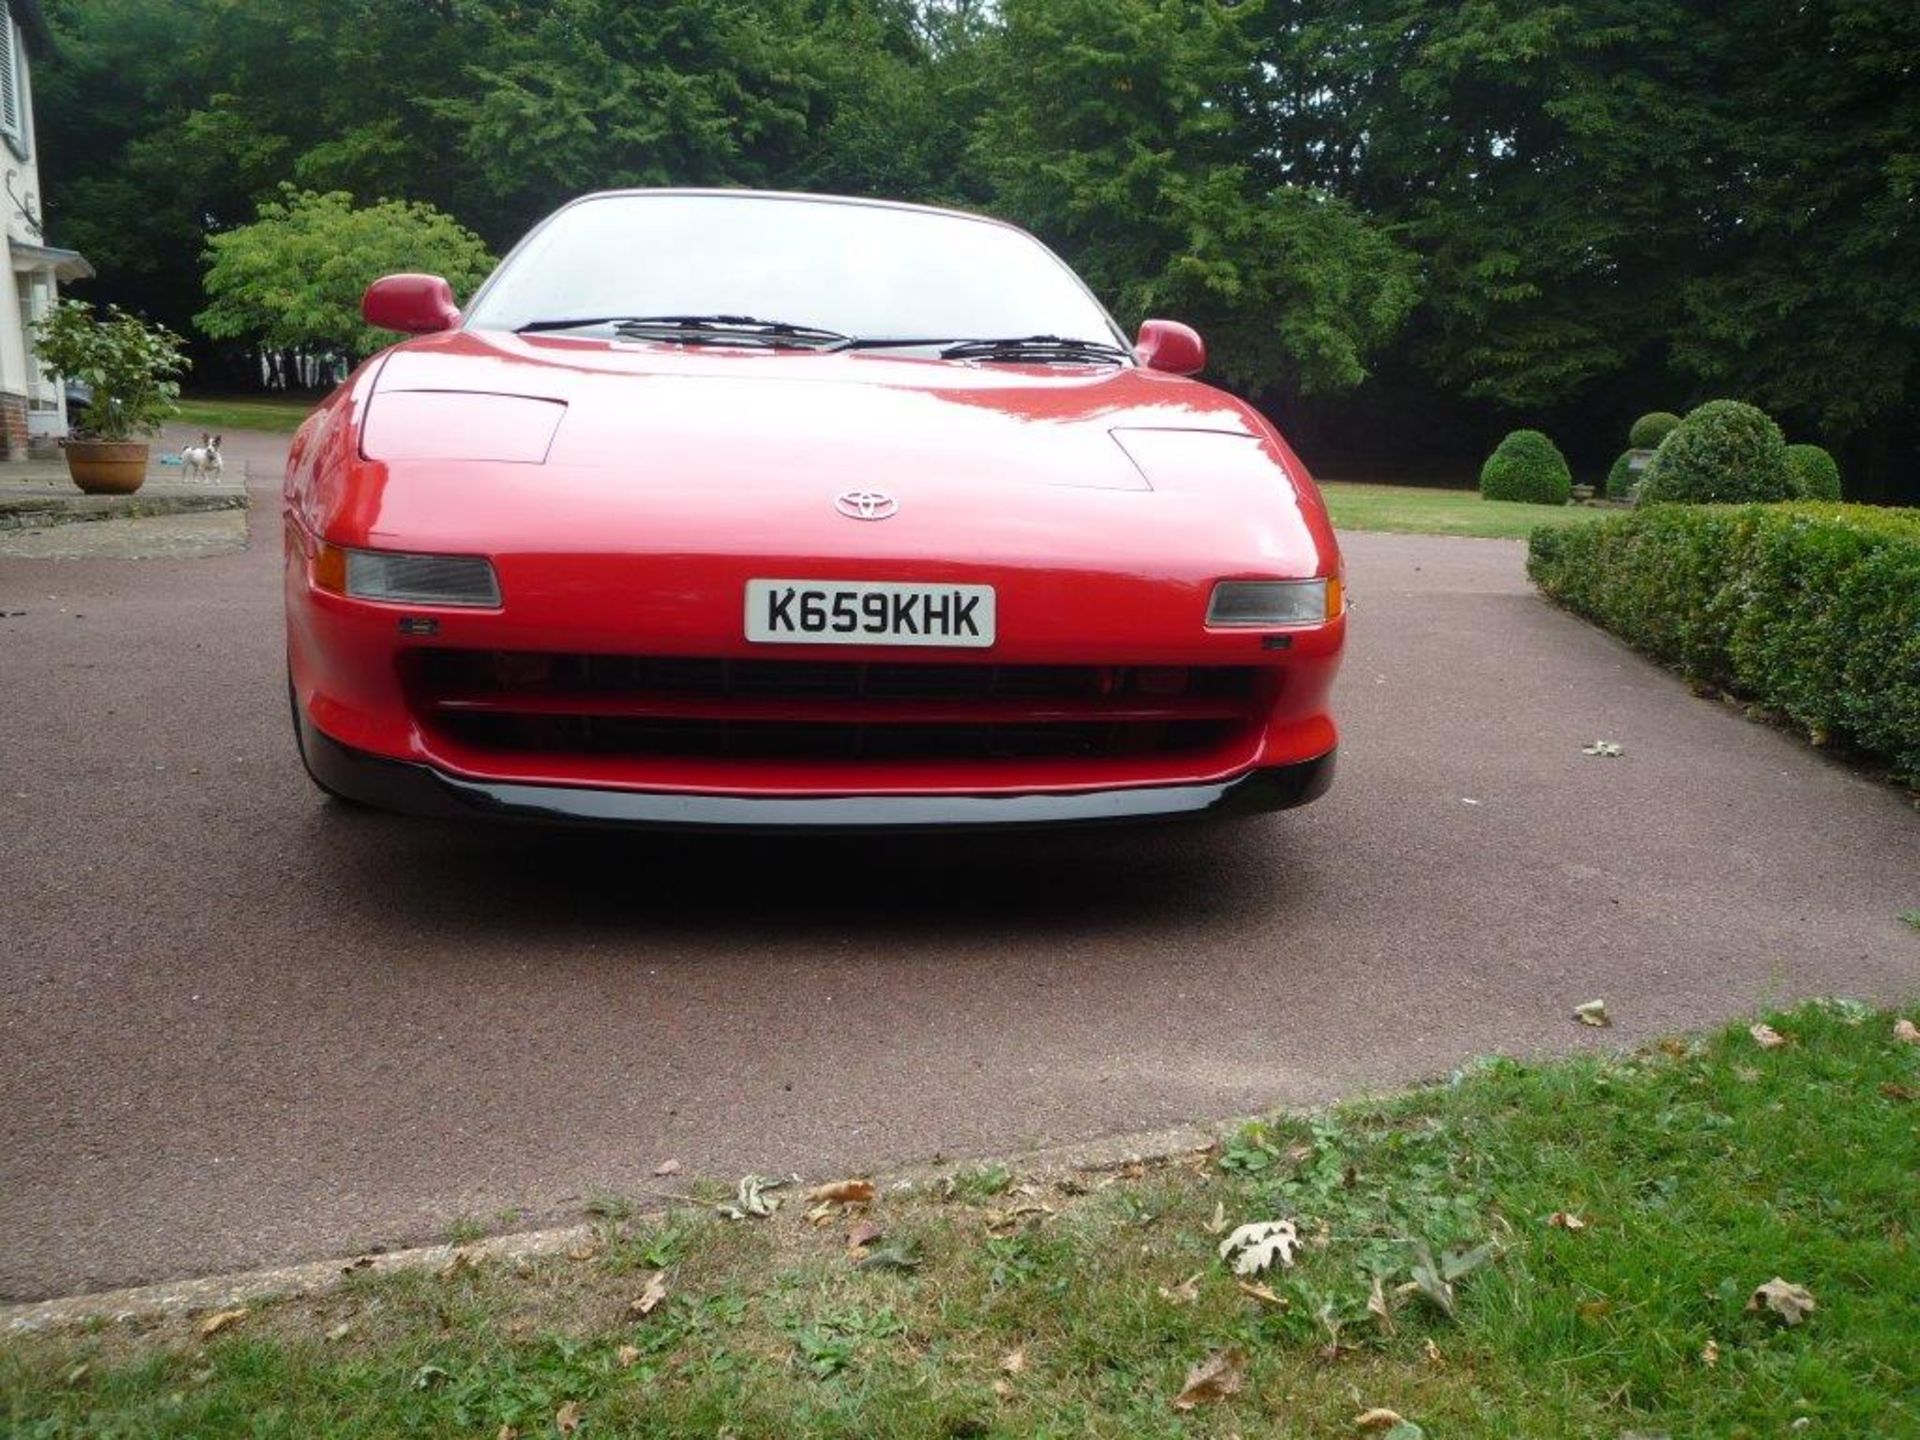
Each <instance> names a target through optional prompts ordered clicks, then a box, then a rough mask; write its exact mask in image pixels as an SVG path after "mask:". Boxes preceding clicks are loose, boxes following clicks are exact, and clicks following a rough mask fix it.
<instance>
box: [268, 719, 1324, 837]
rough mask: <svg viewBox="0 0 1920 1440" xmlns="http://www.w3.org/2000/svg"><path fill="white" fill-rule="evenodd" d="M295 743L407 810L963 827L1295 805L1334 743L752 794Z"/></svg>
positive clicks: (757, 826) (313, 735) (655, 824)
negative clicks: (1298, 757) (1196, 777)
mask: <svg viewBox="0 0 1920 1440" xmlns="http://www.w3.org/2000/svg"><path fill="white" fill-rule="evenodd" d="M297 724H298V728H299V740H300V754H301V758H302V759H303V760H304V761H305V762H306V765H307V770H308V772H309V773H310V774H312V776H313V778H314V779H315V780H316V781H318V782H319V784H320V785H321V787H322V788H323V789H326V790H328V791H331V792H332V793H333V794H335V795H339V796H341V797H342V798H344V799H348V800H357V801H360V802H362V803H364V804H367V805H373V806H377V807H378V808H380V809H383V810H397V811H400V812H401V813H403V814H409V815H427V816H442V817H446V818H450V819H457V818H489V819H500V820H524V821H536V822H545V823H549V824H560V825H599V826H620V827H639V828H649V829H679V830H749V831H750V830H769V831H793V830H804V831H809V832H815V833H822V832H830V831H871V830H954V829H960V830H966V829H977V828H991V827H1009V828H1020V827H1034V828H1038V827H1047V826H1071V825H1121V824H1139V823H1148V822H1153V821H1161V820H1181V819H1196V818H1201V817H1206V816H1229V815H1248V814H1257V813H1260V812H1262V811H1268V810H1285V809H1288V808H1290V807H1292V806H1295V805H1304V804H1306V803H1307V802H1308V801H1309V800H1312V799H1315V798H1317V797H1318V796H1320V795H1323V794H1325V793H1326V791H1327V787H1328V786H1329V785H1331V784H1332V783H1333V768H1334V754H1335V752H1334V751H1331V750H1330V751H1328V752H1327V753H1326V754H1325V755H1322V756H1320V757H1318V758H1317V759H1313V760H1307V761H1303V762H1301V763H1300V764H1297V765H1280V766H1273V767H1266V768H1262V769H1258V770H1249V771H1247V772H1245V773H1244V774H1241V775H1237V776H1235V777H1233V778H1232V779H1230V780H1221V781H1213V782H1208V783H1206V784H1200V785H1143V786H1136V787H1133V788H1129V789H1120V790H1089V791H1077V792H1057V793H1056V792H1047V793H1037V794H1024V795H832V796H795V797H792V798H780V797H775V798H761V797H746V796H736V795H687V794H674V793H668V792H664V791H647V790H610V789H603V788H599V787H588V786H565V785H522V784H515V783H510V782H501V781H490V780H489V781H483V780H466V779H462V778H460V777H458V776H454V775H448V774H445V773H444V772H442V771H439V770H436V769H434V768H433V767H432V766H429V765H418V764H412V763H409V762H406V761H399V760H386V759H382V758H381V757H379V756H375V755H368V754H365V753H364V752H362V751H358V750H353V749H350V748H348V747H347V746H345V745H342V744H340V743H339V742H338V741H336V740H332V739H330V738H328V737H327V736H326V735H324V734H322V733H321V732H320V731H319V730H317V729H315V728H314V726H313V724H312V723H311V722H310V721H308V720H307V718H306V717H305V716H304V715H301V716H299V717H298V719H297Z"/></svg>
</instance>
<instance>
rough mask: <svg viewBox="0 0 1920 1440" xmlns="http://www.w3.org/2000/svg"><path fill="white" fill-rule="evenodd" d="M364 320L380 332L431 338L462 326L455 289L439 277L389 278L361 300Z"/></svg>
mask: <svg viewBox="0 0 1920 1440" xmlns="http://www.w3.org/2000/svg"><path fill="white" fill-rule="evenodd" d="M360 318H361V319H363V320H365V321H366V322H367V324H369V325H371V326H373V327H374V328H375V329H376V330H398V331H399V332H400V333H401V334H402V335H431V334H433V333H434V332H436V331H439V330H451V329H452V328H453V327H454V326H456V325H458V324H459V323H460V307H459V306H458V305H456V304H454V303H453V287H452V286H451V285H449V284H447V282H446V281H444V280H442V279H441V278H440V277H439V276H438V275H388V276H386V277H384V278H382V279H379V280H376V281H374V282H373V284H371V285H369V286H368V287H367V293H366V294H365V295H363V296H361V297H360Z"/></svg>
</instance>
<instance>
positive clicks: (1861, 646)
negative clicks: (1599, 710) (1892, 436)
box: [1528, 503, 1920, 777]
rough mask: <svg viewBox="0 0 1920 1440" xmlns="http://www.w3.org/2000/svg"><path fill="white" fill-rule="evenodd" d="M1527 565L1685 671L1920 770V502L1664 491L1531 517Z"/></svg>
mask: <svg viewBox="0 0 1920 1440" xmlns="http://www.w3.org/2000/svg"><path fill="white" fill-rule="evenodd" d="M1528 573H1529V574H1531V575H1532V576H1533V579H1534V581H1535V582H1536V583H1537V584H1538V585H1539V586H1540V588H1541V589H1542V590H1543V591H1544V592H1545V593H1546V594H1548V595H1549V596H1551V597H1553V598H1554V599H1555V600H1558V601H1559V602H1560V603H1561V604H1563V605H1565V606H1567V607H1568V608H1569V609H1571V610H1574V611H1576V612H1578V613H1579V614H1582V615H1585V616H1586V617H1587V618H1588V619H1590V620H1593V621H1595V622H1597V623H1598V624H1600V625H1603V626H1605V627H1606V628H1607V629H1609V630H1612V631H1613V632H1614V633H1616V634H1618V635H1620V636H1621V637H1622V638H1623V639H1625V640H1627V641H1628V642H1630V643H1631V644H1633V645H1636V646H1638V647H1639V648H1641V649H1643V650H1645V651H1647V652H1648V653H1649V654H1651V655H1652V656H1654V657H1655V658H1656V659H1659V660H1663V661H1665V662H1666V663H1668V664H1670V665H1673V666H1675V667H1676V668H1677V669H1679V670H1680V671H1681V672H1682V673H1683V674H1686V675H1688V676H1690V677H1692V678H1694V679H1698V680H1702V681H1705V682H1707V683H1708V684H1711V685H1715V686H1718V687H1720V688H1722V689H1725V690H1728V691H1731V692H1733V693H1735V694H1739V695H1746V696H1750V697H1752V698H1753V699H1755V700H1757V701H1759V702H1760V703H1761V704H1762V705H1764V706H1767V707H1768V708H1770V709H1773V710H1777V711H1779V712H1781V713H1782V714H1784V715H1785V716H1786V717H1787V718H1789V719H1791V720H1792V721H1794V723H1796V724H1798V725H1799V726H1801V727H1802V728H1804V729H1805V730H1806V731H1807V732H1808V733H1809V734H1810V735H1812V736H1813V737H1814V738H1816V739H1818V740H1822V741H1825V740H1829V739H1831V740H1836V741H1840V742H1843V743H1846V744H1850V745H1853V746H1856V747H1857V748H1859V749H1861V750H1863V751H1866V752H1868V753H1871V754H1875V755H1879V756H1882V757H1884V758H1885V759H1886V760H1888V761H1889V762H1891V763H1892V764H1893V766H1894V767H1895V768H1896V769H1897V770H1899V771H1901V772H1902V773H1904V774H1906V775H1908V776H1913V777H1920V515H1915V514H1911V513H1906V512H1898V511H1887V510H1880V509H1876V508H1874V507H1871V506H1861V505H1820V504H1808V503H1798V504H1791V505H1750V506H1743V507H1738V508H1730V507H1718V506H1716V507H1712V508H1703V507H1699V506H1665V505H1663V506H1658V507H1655V508H1653V509H1650V510H1636V511H1635V512H1633V513H1632V514H1631V515H1621V516H1614V517H1610V518H1609V519H1606V520H1604V521H1601V522H1599V523H1598V524H1594V525H1586V526H1580V527H1577V528H1567V529H1541V530H1537V531H1535V532H1534V535H1533V539H1532V542H1531V553H1530V558H1529V560H1528Z"/></svg>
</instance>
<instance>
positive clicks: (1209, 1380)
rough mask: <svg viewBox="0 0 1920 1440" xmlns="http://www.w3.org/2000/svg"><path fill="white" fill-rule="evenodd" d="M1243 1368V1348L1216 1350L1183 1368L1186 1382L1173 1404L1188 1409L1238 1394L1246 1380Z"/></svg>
mask: <svg viewBox="0 0 1920 1440" xmlns="http://www.w3.org/2000/svg"><path fill="white" fill-rule="evenodd" d="M1246 1369H1247V1356H1246V1352H1245V1351H1243V1350H1238V1349H1229V1350H1220V1351H1216V1352H1215V1353H1214V1354H1212V1355H1209V1356H1208V1357H1207V1358H1206V1359H1205V1360H1202V1361H1201V1362H1200V1363H1199V1364H1198V1365H1195V1366H1194V1367H1193V1368H1192V1369H1190V1370H1188V1371H1187V1383H1186V1384H1185V1385H1183V1386H1182V1387H1181V1389H1180V1393H1179V1394H1178V1395H1176V1396H1174V1397H1173V1408H1174V1409H1176V1410H1191V1409H1193V1408H1194V1407H1195V1406H1199V1405H1208V1404H1211V1403H1213V1402H1214V1401H1215V1400H1224V1399H1225V1398H1226V1397H1227V1396H1229V1395H1237V1394H1239V1393H1240V1387H1241V1386H1242V1385H1244V1384H1245V1383H1246V1379H1247V1374H1246Z"/></svg>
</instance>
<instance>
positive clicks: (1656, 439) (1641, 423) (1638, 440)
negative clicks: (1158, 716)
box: [1627, 410, 1680, 450]
mask: <svg viewBox="0 0 1920 1440" xmlns="http://www.w3.org/2000/svg"><path fill="white" fill-rule="evenodd" d="M1679 428H1680V417H1679V416H1678V415H1676V414H1674V413H1673V412H1672V411H1671V410H1649V411H1648V412H1647V413H1646V414H1644V415H1642V416H1641V417H1640V418H1639V419H1638V420H1636V421H1634V422H1633V429H1632V430H1630V431H1628V432H1627V444H1628V445H1630V446H1631V447H1632V448H1633V449H1635V450H1657V449H1658V448H1659V447H1660V442H1661V441H1662V440H1664V439H1666V438H1667V436H1669V435H1671V434H1672V433H1673V432H1674V431H1675V430H1678V429H1679Z"/></svg>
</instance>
